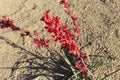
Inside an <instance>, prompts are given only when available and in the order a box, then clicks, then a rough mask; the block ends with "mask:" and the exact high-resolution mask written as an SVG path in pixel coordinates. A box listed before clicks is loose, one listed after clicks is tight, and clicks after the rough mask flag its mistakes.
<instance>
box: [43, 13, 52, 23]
mask: <svg viewBox="0 0 120 80" xmlns="http://www.w3.org/2000/svg"><path fill="white" fill-rule="evenodd" d="M41 20H42V21H44V22H45V23H46V24H48V25H52V24H53V23H54V22H53V17H52V16H51V15H50V14H49V13H48V12H45V13H44V16H43V17H42V19H41Z"/></svg>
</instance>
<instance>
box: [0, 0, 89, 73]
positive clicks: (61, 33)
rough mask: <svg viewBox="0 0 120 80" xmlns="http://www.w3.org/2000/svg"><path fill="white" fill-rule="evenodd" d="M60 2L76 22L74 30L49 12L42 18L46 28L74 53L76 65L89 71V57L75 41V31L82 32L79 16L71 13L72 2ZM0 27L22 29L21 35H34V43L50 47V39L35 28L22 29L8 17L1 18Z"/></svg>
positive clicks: (84, 70) (55, 38) (65, 47)
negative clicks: (32, 30)
mask: <svg viewBox="0 0 120 80" xmlns="http://www.w3.org/2000/svg"><path fill="white" fill-rule="evenodd" d="M60 4H62V5H64V7H65V9H66V10H65V12H66V13H67V14H68V16H69V17H70V18H71V19H72V20H73V24H74V31H72V30H71V29H69V27H68V25H67V24H61V21H60V18H59V17H58V16H52V15H50V14H49V12H48V11H47V12H44V15H43V17H42V18H41V20H42V21H43V22H44V23H45V24H46V25H45V30H46V31H47V32H48V33H50V34H52V40H54V41H56V42H60V43H61V47H62V48H63V49H66V50H68V52H69V53H70V54H74V57H75V58H76V59H77V62H76V64H75V67H76V68H77V69H79V70H80V71H82V72H83V73H84V74H87V73H88V68H87V65H86V63H85V60H86V58H87V55H86V53H81V52H80V50H79V48H78V45H77V43H76V41H75V37H76V36H75V33H77V34H80V28H79V26H78V17H77V16H76V15H75V14H72V13H70V4H69V3H68V2H67V0H61V2H60ZM0 27H1V29H4V28H10V29H12V31H20V32H21V36H22V37H24V36H29V37H32V38H33V39H34V40H33V41H32V43H33V44H36V45H37V46H38V47H45V48H46V47H49V41H50V40H46V39H44V38H41V37H40V35H39V34H38V32H37V31H36V30H35V31H34V32H33V33H31V32H30V31H28V30H24V29H20V28H19V27H16V26H15V25H14V21H13V20H11V19H9V18H6V16H3V17H2V19H0Z"/></svg>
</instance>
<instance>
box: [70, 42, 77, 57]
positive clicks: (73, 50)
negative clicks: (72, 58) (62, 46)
mask: <svg viewBox="0 0 120 80" xmlns="http://www.w3.org/2000/svg"><path fill="white" fill-rule="evenodd" d="M69 52H70V53H74V55H78V54H79V49H78V46H77V44H76V43H75V42H74V41H72V42H71V44H70V51H69Z"/></svg>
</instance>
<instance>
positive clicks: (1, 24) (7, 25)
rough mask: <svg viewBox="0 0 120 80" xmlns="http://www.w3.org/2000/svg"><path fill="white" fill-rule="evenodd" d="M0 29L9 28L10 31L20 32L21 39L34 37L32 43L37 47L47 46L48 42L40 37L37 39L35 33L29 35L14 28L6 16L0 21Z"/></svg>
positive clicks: (27, 31) (25, 31) (11, 21)
mask: <svg viewBox="0 0 120 80" xmlns="http://www.w3.org/2000/svg"><path fill="white" fill-rule="evenodd" d="M0 28H1V29H4V28H10V29H12V31H20V32H21V36H22V37H24V36H30V37H34V40H33V41H32V43H34V44H36V45H37V46H38V47H48V45H49V40H45V39H43V38H41V37H38V36H39V35H38V33H37V32H36V31H34V35H33V34H31V33H30V31H29V30H24V29H20V28H19V27H16V26H15V25H14V21H13V20H12V19H9V18H7V17H6V16H3V17H2V19H0Z"/></svg>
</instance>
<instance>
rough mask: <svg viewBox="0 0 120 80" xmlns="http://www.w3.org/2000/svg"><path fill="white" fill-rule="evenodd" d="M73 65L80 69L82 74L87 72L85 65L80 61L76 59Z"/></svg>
mask: <svg viewBox="0 0 120 80" xmlns="http://www.w3.org/2000/svg"><path fill="white" fill-rule="evenodd" d="M75 67H76V68H78V69H79V70H80V71H82V72H83V73H84V74H87V73H88V69H87V67H85V66H84V65H83V63H82V62H81V61H78V62H77V63H76V64H75Z"/></svg>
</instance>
